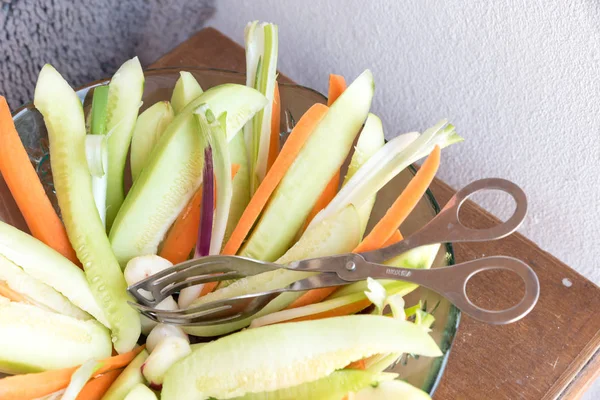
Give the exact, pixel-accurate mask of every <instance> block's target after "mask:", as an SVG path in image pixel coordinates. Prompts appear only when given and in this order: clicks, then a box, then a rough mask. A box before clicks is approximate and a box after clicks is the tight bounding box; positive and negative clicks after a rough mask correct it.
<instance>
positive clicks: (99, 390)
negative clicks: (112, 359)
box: [76, 368, 123, 400]
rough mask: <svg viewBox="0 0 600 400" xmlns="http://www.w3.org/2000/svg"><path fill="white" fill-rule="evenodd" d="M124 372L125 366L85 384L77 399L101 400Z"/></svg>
mask: <svg viewBox="0 0 600 400" xmlns="http://www.w3.org/2000/svg"><path fill="white" fill-rule="evenodd" d="M121 372H123V368H121V369H114V370H112V371H108V372H107V373H105V374H102V375H100V376H97V377H96V378H93V379H91V380H90V381H89V382H88V383H86V384H85V386H84V387H83V389H81V392H79V395H78V396H77V399H76V400H100V399H102V397H103V396H104V394H105V393H106V392H107V391H108V388H110V385H112V384H113V382H114V381H116V380H117V378H118V377H119V375H121Z"/></svg>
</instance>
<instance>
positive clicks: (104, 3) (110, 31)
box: [0, 0, 215, 109]
mask: <svg viewBox="0 0 600 400" xmlns="http://www.w3.org/2000/svg"><path fill="white" fill-rule="evenodd" d="M214 3H215V1H214V0H127V1H123V0H79V1H72V0H0V95H4V96H6V97H7V99H8V102H9V105H10V106H11V108H12V109H15V108H16V107H19V106H20V105H22V104H24V103H25V102H28V101H30V100H31V99H32V98H33V90H34V87H35V81H36V79H37V74H38V73H39V71H40V68H41V67H42V66H43V65H44V64H45V63H50V64H52V65H54V66H55V67H56V68H57V69H58V70H59V71H60V72H61V73H62V74H63V76H64V77H65V78H66V79H67V80H68V81H69V83H71V84H72V85H73V86H79V85H82V84H84V83H86V82H89V81H93V80H96V79H101V78H106V77H110V76H111V75H112V73H114V72H115V71H116V69H117V68H118V67H119V66H120V65H121V64H122V63H123V62H124V61H125V60H127V59H129V58H131V57H133V56H135V55H137V56H138V57H139V58H140V61H141V63H142V65H144V66H147V65H149V64H150V63H152V62H153V61H155V60H156V59H157V58H159V57H160V56H162V55H163V54H164V53H166V52H167V51H169V50H170V49H171V48H173V47H174V46H176V45H177V44H179V43H181V42H182V41H184V40H185V39H186V38H188V37H189V36H190V35H192V34H193V33H194V32H196V31H198V30H199V29H201V28H202V26H203V25H204V23H205V22H206V21H207V20H208V19H209V18H210V17H211V16H212V15H213V14H214Z"/></svg>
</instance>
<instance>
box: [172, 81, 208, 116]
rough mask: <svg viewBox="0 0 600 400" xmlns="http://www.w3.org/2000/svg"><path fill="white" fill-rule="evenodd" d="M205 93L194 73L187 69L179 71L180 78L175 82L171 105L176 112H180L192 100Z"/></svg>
mask: <svg viewBox="0 0 600 400" xmlns="http://www.w3.org/2000/svg"><path fill="white" fill-rule="evenodd" d="M202 93H203V91H202V87H200V84H199V83H198V81H197V80H196V79H195V78H194V75H192V74H191V73H189V72H187V71H181V72H180V73H179V79H177V82H176V83H175V88H174V89H173V94H172V95H171V105H172V106H173V110H174V111H175V114H179V113H180V112H181V111H182V110H183V109H184V108H185V106H187V105H188V104H189V103H191V102H192V100H194V99H196V98H197V97H198V96H200V95H201V94H202Z"/></svg>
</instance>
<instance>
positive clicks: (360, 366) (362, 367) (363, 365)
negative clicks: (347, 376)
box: [344, 358, 367, 371]
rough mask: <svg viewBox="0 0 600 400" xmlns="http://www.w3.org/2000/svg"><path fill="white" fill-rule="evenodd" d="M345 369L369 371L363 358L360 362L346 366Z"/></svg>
mask: <svg viewBox="0 0 600 400" xmlns="http://www.w3.org/2000/svg"><path fill="white" fill-rule="evenodd" d="M344 369H360V370H363V371H364V370H365V369H367V365H366V363H365V359H364V358H361V359H360V360H358V361H354V362H351V363H350V364H348V365H346V366H345V367H344Z"/></svg>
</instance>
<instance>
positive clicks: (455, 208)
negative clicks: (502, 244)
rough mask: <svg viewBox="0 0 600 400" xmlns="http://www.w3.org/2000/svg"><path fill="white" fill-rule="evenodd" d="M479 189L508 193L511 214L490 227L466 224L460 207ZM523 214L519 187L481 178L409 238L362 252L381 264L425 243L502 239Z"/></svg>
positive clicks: (523, 198) (524, 202)
mask: <svg viewBox="0 0 600 400" xmlns="http://www.w3.org/2000/svg"><path fill="white" fill-rule="evenodd" d="M481 190H500V191H503V192H505V193H508V194H509V195H511V196H512V198H513V199H514V201H515V204H516V207H515V211H514V213H513V215H512V216H511V217H510V218H509V219H508V220H507V221H505V222H502V223H500V224H498V225H496V226H493V227H491V228H485V229H474V228H469V227H467V226H465V225H464V224H463V223H462V222H461V221H460V218H459V213H460V209H461V207H462V206H463V204H464V202H465V201H466V200H467V199H468V198H469V197H470V196H472V195H473V194H475V193H476V192H479V191H481ZM526 214H527V196H526V195H525V192H523V190H522V189H521V188H520V187H519V186H517V185H516V184H515V183H513V182H511V181H508V180H506V179H501V178H487V179H480V180H478V181H474V182H472V183H470V184H468V185H467V186H465V187H464V188H462V189H460V190H459V191H458V192H456V194H454V196H452V198H451V199H450V200H449V201H448V203H447V204H446V206H445V207H444V208H443V209H442V210H441V211H440V213H439V214H438V215H436V216H435V217H434V218H433V219H432V220H431V221H429V223H428V224H427V225H425V226H424V227H423V228H421V229H420V230H418V231H417V232H415V233H413V234H412V235H411V236H410V237H409V238H407V239H405V240H403V241H401V242H398V243H396V244H393V245H390V246H388V247H385V248H383V249H379V250H374V251H370V252H365V253H362V254H361V255H362V256H363V257H364V258H365V259H366V260H367V261H370V262H379V263H381V262H383V261H385V260H389V259H390V258H392V257H395V256H397V255H400V254H402V253H404V252H406V251H408V250H411V249H414V248H416V247H420V246H425V245H428V244H434V243H451V242H452V243H459V242H483V241H488V240H496V239H502V238H504V237H506V236H508V235H510V234H511V233H513V232H514V231H516V230H517V229H518V228H519V226H520V225H521V223H522V222H523V220H524V219H525V215H526Z"/></svg>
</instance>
